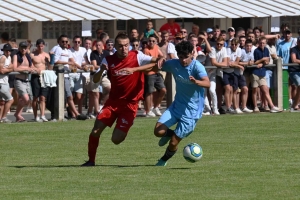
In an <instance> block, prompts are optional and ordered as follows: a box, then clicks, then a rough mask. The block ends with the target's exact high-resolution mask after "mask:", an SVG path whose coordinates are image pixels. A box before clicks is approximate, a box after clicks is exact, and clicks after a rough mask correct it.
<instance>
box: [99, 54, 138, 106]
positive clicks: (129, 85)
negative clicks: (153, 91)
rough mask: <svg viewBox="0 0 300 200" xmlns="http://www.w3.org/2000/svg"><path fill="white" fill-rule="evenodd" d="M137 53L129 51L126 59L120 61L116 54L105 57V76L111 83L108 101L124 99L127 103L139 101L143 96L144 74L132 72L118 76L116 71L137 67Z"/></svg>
mask: <svg viewBox="0 0 300 200" xmlns="http://www.w3.org/2000/svg"><path fill="white" fill-rule="evenodd" d="M137 56H138V52H137V51H129V52H128V56H127V57H126V58H123V59H120V58H118V56H117V54H116V53H115V54H113V55H110V56H107V57H106V58H105V59H106V61H107V66H108V70H107V75H108V78H109V79H110V82H111V90H110V93H109V99H112V100H116V99H126V100H128V101H139V100H141V99H143V94H144V74H143V72H134V73H133V74H130V75H119V74H118V71H119V70H120V69H123V68H134V67H138V66H139V62H138V58H137Z"/></svg>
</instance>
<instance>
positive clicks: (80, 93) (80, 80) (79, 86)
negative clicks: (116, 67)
mask: <svg viewBox="0 0 300 200" xmlns="http://www.w3.org/2000/svg"><path fill="white" fill-rule="evenodd" d="M69 50H70V52H71V55H72V57H73V59H74V61H75V63H74V64H75V66H73V67H75V68H76V69H80V70H83V69H84V66H85V64H86V63H85V59H84V55H85V54H86V49H85V48H84V47H81V37H80V36H78V35H77V36H74V37H73V47H72V48H70V49H69ZM74 74H75V79H74V92H75V99H76V102H77V105H78V113H79V114H82V105H83V100H84V96H85V89H84V86H85V82H86V79H85V76H83V74H82V73H74Z"/></svg>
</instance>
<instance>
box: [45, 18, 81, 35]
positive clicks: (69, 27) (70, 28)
mask: <svg viewBox="0 0 300 200" xmlns="http://www.w3.org/2000/svg"><path fill="white" fill-rule="evenodd" d="M81 25H82V24H81V21H58V22H43V25H42V27H43V28H42V29H43V38H44V39H57V38H58V37H59V36H60V35H62V34H64V35H67V36H68V37H69V38H73V37H74V36H75V35H81V29H82V27H81Z"/></svg>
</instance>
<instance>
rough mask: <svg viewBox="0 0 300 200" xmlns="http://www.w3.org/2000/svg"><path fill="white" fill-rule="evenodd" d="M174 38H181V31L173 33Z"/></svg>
mask: <svg viewBox="0 0 300 200" xmlns="http://www.w3.org/2000/svg"><path fill="white" fill-rule="evenodd" d="M175 38H181V39H182V38H183V36H182V33H179V32H178V33H176V34H175Z"/></svg>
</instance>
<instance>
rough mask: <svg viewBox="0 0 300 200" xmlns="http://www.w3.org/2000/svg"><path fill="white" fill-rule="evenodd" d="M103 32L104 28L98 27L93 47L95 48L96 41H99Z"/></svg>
mask: <svg viewBox="0 0 300 200" xmlns="http://www.w3.org/2000/svg"><path fill="white" fill-rule="evenodd" d="M101 33H103V30H102V28H97V29H96V40H94V41H93V44H92V48H94V46H95V45H96V43H97V41H98V40H101V39H100V35H101Z"/></svg>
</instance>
